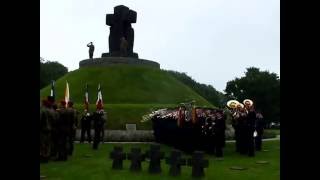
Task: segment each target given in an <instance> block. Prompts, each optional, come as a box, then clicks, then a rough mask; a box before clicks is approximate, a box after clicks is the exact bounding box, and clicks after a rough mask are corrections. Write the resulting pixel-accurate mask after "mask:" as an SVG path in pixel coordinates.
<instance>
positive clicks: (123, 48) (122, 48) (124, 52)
mask: <svg viewBox="0 0 320 180" xmlns="http://www.w3.org/2000/svg"><path fill="white" fill-rule="evenodd" d="M128 45H129V44H128V41H127V40H126V38H124V37H121V38H120V56H123V57H125V56H127V49H128ZM87 47H89V58H90V59H92V58H93V52H94V45H93V43H92V42H90V43H89V44H87Z"/></svg>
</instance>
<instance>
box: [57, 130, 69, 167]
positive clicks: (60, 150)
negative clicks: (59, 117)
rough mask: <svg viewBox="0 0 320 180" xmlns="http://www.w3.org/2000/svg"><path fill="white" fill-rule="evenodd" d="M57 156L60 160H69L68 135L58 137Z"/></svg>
mask: <svg viewBox="0 0 320 180" xmlns="http://www.w3.org/2000/svg"><path fill="white" fill-rule="evenodd" d="M57 155H58V158H57V159H58V160H62V161H65V160H67V135H66V134H64V133H59V135H58V144H57Z"/></svg>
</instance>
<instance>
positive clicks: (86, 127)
mask: <svg viewBox="0 0 320 180" xmlns="http://www.w3.org/2000/svg"><path fill="white" fill-rule="evenodd" d="M91 119H92V117H91V115H90V113H89V112H88V110H87V109H85V110H84V113H83V115H82V118H81V139H80V143H83V142H84V141H85V135H86V134H87V139H88V142H89V143H91V133H90V130H91Z"/></svg>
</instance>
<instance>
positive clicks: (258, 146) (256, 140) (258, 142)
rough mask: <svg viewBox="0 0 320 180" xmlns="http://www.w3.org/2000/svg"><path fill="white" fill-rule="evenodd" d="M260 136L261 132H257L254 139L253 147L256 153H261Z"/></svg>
mask: <svg viewBox="0 0 320 180" xmlns="http://www.w3.org/2000/svg"><path fill="white" fill-rule="evenodd" d="M262 136H263V131H257V136H256V137H255V147H256V150H257V151H261V149H262Z"/></svg>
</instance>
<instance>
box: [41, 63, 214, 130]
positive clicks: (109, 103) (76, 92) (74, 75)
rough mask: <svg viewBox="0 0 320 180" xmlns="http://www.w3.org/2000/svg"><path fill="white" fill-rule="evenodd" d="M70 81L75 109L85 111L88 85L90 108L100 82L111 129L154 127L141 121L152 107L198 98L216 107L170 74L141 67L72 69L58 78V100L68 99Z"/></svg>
mask: <svg viewBox="0 0 320 180" xmlns="http://www.w3.org/2000/svg"><path fill="white" fill-rule="evenodd" d="M66 81H68V83H69V89H70V98H71V100H73V102H74V103H75V108H76V109H77V110H79V111H82V110H83V100H84V93H85V84H86V83H87V84H88V86H89V88H88V91H89V101H90V102H91V105H90V109H91V110H94V109H95V101H96V98H97V88H98V84H99V83H100V84H101V86H102V95H103V100H104V103H105V110H106V111H107V112H108V122H107V124H106V128H108V129H124V128H125V124H126V123H135V124H137V129H151V123H150V122H147V123H141V122H140V121H141V117H142V115H144V114H146V113H149V112H150V110H151V109H157V108H163V107H172V106H176V105H178V104H179V103H181V102H185V101H190V100H195V101H196V105H199V106H209V107H214V106H213V105H212V104H210V103H209V102H208V101H207V100H205V99H204V98H203V97H201V96H200V95H199V94H197V93H196V92H194V91H193V90H192V89H190V88H189V87H188V86H186V85H184V84H183V83H182V82H180V81H179V80H177V79H176V78H174V77H172V75H170V74H169V73H167V72H165V71H162V70H159V69H154V68H149V67H139V66H128V65H113V66H110V67H90V68H81V69H78V70H75V71H72V72H70V73H68V74H66V75H65V76H63V77H62V78H60V79H59V80H57V81H56V99H57V100H60V99H63V98H64V90H65V85H66ZM50 88H51V86H47V87H45V88H43V89H42V90H40V97H46V96H47V95H49V94H50Z"/></svg>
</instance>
